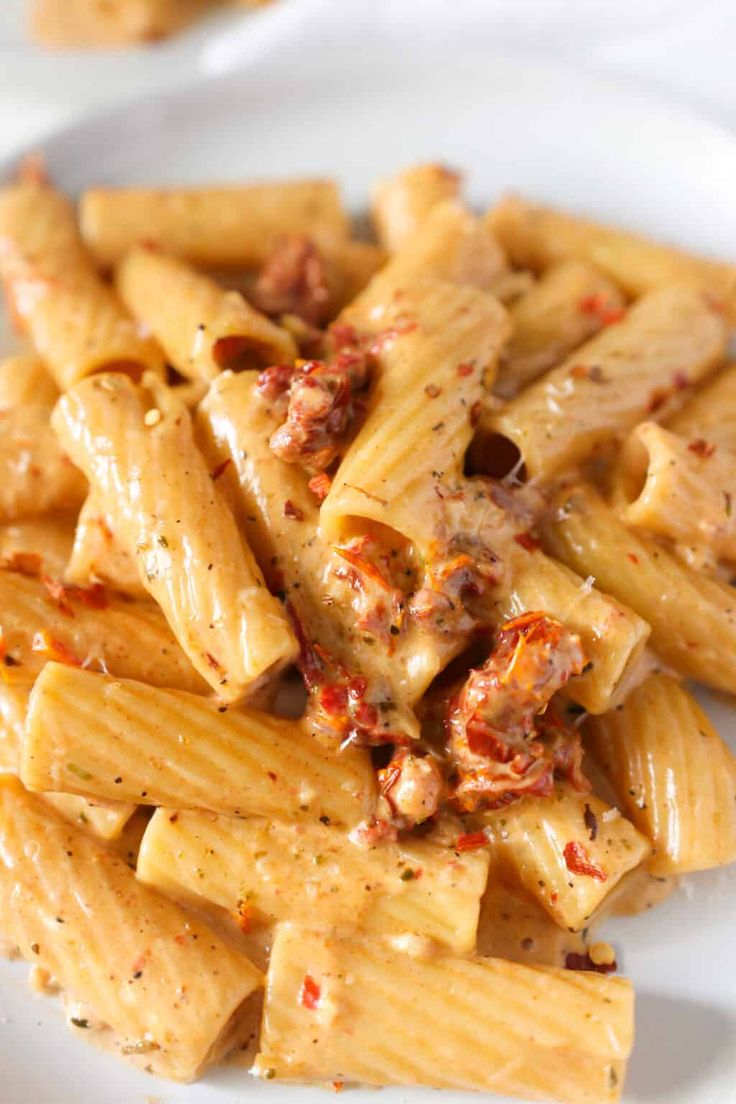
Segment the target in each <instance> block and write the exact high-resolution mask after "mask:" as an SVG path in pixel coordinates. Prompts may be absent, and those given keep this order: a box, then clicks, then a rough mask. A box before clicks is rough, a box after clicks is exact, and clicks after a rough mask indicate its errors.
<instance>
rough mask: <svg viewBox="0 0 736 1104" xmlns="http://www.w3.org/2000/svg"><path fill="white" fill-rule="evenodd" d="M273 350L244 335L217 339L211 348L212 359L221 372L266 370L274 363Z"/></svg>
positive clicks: (232, 335) (263, 343)
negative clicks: (226, 370)
mask: <svg viewBox="0 0 736 1104" xmlns="http://www.w3.org/2000/svg"><path fill="white" fill-rule="evenodd" d="M274 356H275V354H274V350H273V349H272V348H271V346H270V345H267V344H265V342H263V341H257V340H255V339H254V338H252V337H247V336H245V335H244V334H231V335H229V336H228V337H219V338H218V339H217V340H216V341H215V342H214V344H213V346H212V359H213V360H214V362H215V364H216V365H217V367H218V368H222V369H223V371H224V370H225V369H228V370H229V371H231V372H246V371H248V370H249V369H258V370H260V369H261V368H268V366H269V365H270V364H272V363H273V361H274Z"/></svg>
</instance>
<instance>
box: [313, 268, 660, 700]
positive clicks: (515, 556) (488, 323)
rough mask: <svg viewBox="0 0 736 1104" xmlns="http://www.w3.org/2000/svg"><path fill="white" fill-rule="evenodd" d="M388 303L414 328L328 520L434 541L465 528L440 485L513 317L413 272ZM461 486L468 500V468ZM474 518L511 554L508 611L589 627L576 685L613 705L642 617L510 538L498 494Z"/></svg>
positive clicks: (338, 480) (331, 525) (386, 360)
mask: <svg viewBox="0 0 736 1104" xmlns="http://www.w3.org/2000/svg"><path fill="white" fill-rule="evenodd" d="M378 279H379V281H380V280H381V279H382V277H379V278H378ZM374 291H375V289H374ZM369 295H370V289H369V292H367V293H366V298H368V296H369ZM379 303H380V299H379ZM354 311H355V313H353V311H351V310H348V311H347V312H346V317H347V318H348V319H349V320H354V322H355V324H356V325H357V326H358V327H360V323H361V321H362V320H363V319H364V318H365V319H366V320H370V318H371V309H370V307H369V304H368V303H366V305H365V306H364V307H361V306H360V303H359V304H358V306H356V308H354ZM381 312H382V313H378V312H377V318H378V319H380V323H381V324H383V325H385V326H388V327H390V326H391V324H392V323H394V324H395V323H396V320H397V319H398V320H399V324H401V321H400V320H401V319H402V318H403V320H404V323H403V324H404V325H405V326H406V329H405V332H401V333H400V335H399V336H398V337H397V338H396V339H395V340H394V341H393V342H391V343H389V344H387V345H386V347H385V349H384V350H382V352H381V354H380V358H381V367H382V374H381V376H380V378H379V380H378V381H377V384H376V388H375V396H374V404H373V405H372V406H371V408H370V412H369V414H368V417H367V418H366V421H365V422H364V424H363V426H362V427H361V429H360V431H359V432H358V435H357V437H356V438H355V440H354V441H353V443H352V445H351V446H350V448H349V449H348V451H347V453H346V455H345V457H344V459H343V461H342V463H341V465H340V467H339V469H338V471H337V475H336V477H335V481H334V483H333V486H332V489H331V491H330V493H329V495H328V496H327V498H326V500H325V502H324V503H323V506H322V509H321V513H320V524H321V527H322V529H323V531H326V532H327V533H328V534H330V535H331V534H333V533H334V534H335V536H339V535H340V532H341V529H343V528H344V527H345V525H346V522H347V519H349V518H350V517H359V518H367V519H371V520H373V521H376V522H380V523H382V524H384V525H387V526H390V527H391V528H394V529H397V530H398V531H399V532H400V533H402V534H403V535H404V536H405V537H407V538H408V539H409V540H412V541H414V542H416V543H417V544H418V545H419V546H420V547H421V548H422V550H423V551H426V550H428V549H429V548H430V547H431V546H432V544H433V542H436V541H437V540H438V539H439V538H440V537H441V536H442V534H443V533H445V532H446V531H447V529H448V528H450V531H451V532H458V529H459V524H460V521H459V519H458V517H457V516H456V517H454V518H453V517H452V516H451V515H450V517H449V520H448V517H447V516H446V513H445V507H444V503H445V501H446V499H445V498H444V497H443V496H444V495H449V497H450V500H451V498H452V494H453V493H454V492H455V490H456V487H455V485H454V480H458V481H461V480H462V475H461V471H460V466H461V463H462V459H463V457H464V454H465V449H466V448H467V446H468V444H469V443H470V438H471V436H472V432H473V427H472V424H471V419H470V417H469V413H468V412H469V410H472V409H473V406H474V404H475V403H477V402H479V401H480V396H481V394H482V387H481V382H480V374H481V372H482V370H483V367H484V365H487V364H489V363H491V364H492V363H493V357H494V354H495V353H496V352H497V350H498V347H499V344H500V342H501V341H503V339H504V337H505V334H506V329H505V325H504V321H503V318H502V316H501V315H500V308H498V307H497V306H494V305H493V301H492V300H491V299H489V298H487V297H485V296H484V295H483V294H482V293H480V292H477V291H474V290H471V289H470V288H459V287H453V288H450V287H449V285H444V284H430V283H427V284H426V285H424V286H422V285H420V284H418V283H414V284H413V285H412V286H411V288H407V289H406V291H405V292H404V294H403V295H402V296H401V297H400V298H399V299H398V300H395V301H394V302H392V301H391V300H390V298H389V299H388V303H387V305H385V306H384V305H381ZM374 324H376V323H375V322H374ZM412 326H415V327H416V328H413V329H412ZM494 335H495V343H494V342H493V338H494ZM467 367H470V369H471V370H470V371H467ZM458 368H460V369H461V370H460V373H458ZM428 389H429V390H428ZM435 389H436V390H437V391H438V392H439V393H438V394H436V395H435V394H434V390H435ZM445 486H447V487H448V488H449V490H444V489H443V488H444V487H445ZM459 487H460V489H461V490H463V491H464V493H465V496H466V498H467V500H468V502H469V503H471V504H472V503H473V502H474V496H473V490H474V487H473V482H472V480H471V481H467V482H459ZM468 524H469V526H470V527H471V529H472V532H473V535H474V536H475V537H476V538H477V537H482V539H483V541H484V542H485V543H486V544H488V545H489V546H490V547H492V548H493V549H494V551H495V552H497V553H500V555H501V556H502V557H503V558H504V559H505V560H507V563H506V566H505V573H504V577H503V579H502V580H501V583H500V586H499V591H500V593H499V597H498V599H497V602H498V605H499V606H500V607H501V609H502V612H503V614H504V615H505V616H514V615H516V614H518V613H521V612H524V611H525V610H535V609H542V610H545V611H548V612H549V613H551V614H552V615H553V616H556V617H558V618H560V619H561V620H563V621H564V622H565V623H566V624H569V625H570V627H571V628H573V629H574V631H576V632H581V633H582V635H583V640H584V644H585V646H586V648H587V649H588V650H589V659H590V660H592V661H593V663H594V667H593V669H592V670H591V671H590V672H589V673H588V674H587V675H585V676H584V677H583V678H582V679H579V680H575V683H574V686H571V693H572V694H573V695H574V696H575V695H576V694H577V689H578V687H579V691H580V695H581V697H580V699H579V700H581V702H582V703H583V704H584V705H585V706H586V708H589V709H593V710H595V711H601V710H603V709H606V708H608V705H609V703H610V700H611V697H612V695H613V693H614V691H615V690H616V689H617V687H618V685H619V683H620V682H621V680H622V679H623V677H624V674H625V673H626V671H627V670H628V669H629V667H630V666H631V665H633V664H634V663H635V661H636V659H637V658H638V656H639V655H640V653H641V650H642V648H643V645H644V642H645V641H646V637H647V635H648V630H647V627H646V625H645V624H644V623H643V622H642V621H641V619H640V618H637V617H635V616H634V615H633V614H632V613H631V611H629V610H626V609H625V607H622V606H621V605H620V604H619V603H617V602H614V601H612V600H611V599H609V598H607V597H606V596H605V595H602V594H600V593H598V592H596V591H590V592H588V591H587V590H586V589H585V588H584V585H583V580H582V579H575V578H574V577H572V576H570V575H569V574H568V573H567V571H566V570H565V569H564V568H562V567H560V566H559V565H558V564H555V563H554V562H553V561H551V560H549V559H548V558H547V557H545V556H544V554H543V553H541V552H531V553H530V552H528V551H526V549H524V548H523V547H521V546H520V545H519V544H518V543H517V542H515V541H514V540H513V539H511V534H510V532H509V522H508V518H507V517H506V516H505V515H504V513H503V511H501V510H500V509H496V508H495V507H493V506H492V504H491V503H488V505H487V508H486V509H485V510H484V511H482V512H480V516H479V517H477V516H475V515H472V516H471V517H470V518H469V519H468ZM446 658H447V657H446ZM437 669H439V668H437ZM424 686H425V687H426V683H425V684H424ZM423 688H424V687H423Z"/></svg>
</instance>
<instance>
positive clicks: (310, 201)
mask: <svg viewBox="0 0 736 1104" xmlns="http://www.w3.org/2000/svg"><path fill="white" fill-rule="evenodd" d="M79 218H80V225H81V229H82V237H83V238H84V240H85V242H86V244H87V246H88V248H89V249H90V250H91V252H92V253H93V254H94V256H95V257H96V259H97V261H98V262H99V263H100V264H102V265H103V266H105V267H111V266H112V265H114V264H115V263H116V262H117V261H119V260H120V258H121V257H122V256H123V254H124V253H125V252H126V251H127V250H128V249H129V248H130V247H131V246H133V245H140V244H142V243H144V242H148V243H150V244H153V245H157V246H159V248H161V249H163V250H165V251H166V252H167V253H172V254H174V255H175V256H178V257H181V258H182V259H183V260H187V261H191V262H192V263H193V264H199V265H204V266H210V267H217V266H222V267H234V268H257V267H258V266H259V265H261V264H263V262H264V261H266V260H267V259H268V256H269V254H270V252H271V250H272V248H273V246H274V244H275V243H276V241H277V240H278V239H279V238H280V237H282V236H284V235H286V234H308V235H309V236H310V237H311V238H313V239H314V240H315V242H316V243H317V244H318V245H322V244H325V245H330V244H332V243H333V242H335V241H338V242H339V241H342V240H344V239H347V238H348V237H349V225H348V218H347V215H346V213H345V211H344V210H343V208H342V205H341V202H340V196H339V193H338V190H337V187H336V185H335V184H334V183H333V182H332V181H331V180H289V181H278V182H273V183H258V184H242V185H231V186H229V187H220V188H217V187H208V188H188V189H185V188H177V189H164V188H161V189H157V188H92V189H90V190H89V191H87V192H85V193H84V195H83V196H82V200H81V204H80V211H79Z"/></svg>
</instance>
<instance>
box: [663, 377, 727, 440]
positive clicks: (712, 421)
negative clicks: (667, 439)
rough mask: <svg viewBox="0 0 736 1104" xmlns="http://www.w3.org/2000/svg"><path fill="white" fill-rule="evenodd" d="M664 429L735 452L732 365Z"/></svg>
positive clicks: (675, 415)
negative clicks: (722, 446) (703, 438)
mask: <svg viewBox="0 0 736 1104" xmlns="http://www.w3.org/2000/svg"><path fill="white" fill-rule="evenodd" d="M665 425H666V426H667V428H668V429H671V430H672V432H673V433H679V434H680V436H681V437H687V438H689V439H692V438H697V437H705V438H707V440H708V441H712V442H713V443H714V444H717V445H724V446H725V447H726V448H736V364H729V365H728V366H727V367H726V368H724V370H723V371H722V372H721V373H719V375H717V376H716V378H715V379H714V380H712V381H711V382H709V383H708V385H707V386H706V387H704V388H703V389H702V391H698V393H697V394H696V395H694V396H693V397H692V398H691V399H690V400H689V401H688V402H687V403H686V404H685V406H683V408H682V409H681V410H678V411H677V413H676V414H674V415H673V416H672V417H671V418H670V419H669V420H668V421H667V422H665Z"/></svg>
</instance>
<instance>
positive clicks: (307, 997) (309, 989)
mask: <svg viewBox="0 0 736 1104" xmlns="http://www.w3.org/2000/svg"><path fill="white" fill-rule="evenodd" d="M321 996H322V990H321V989H320V987H319V985H318V984H317V982H316V981H315V980H314V978H313V977H310V976H309V974H305V975H304V980H303V981H302V986H301V989H300V990H299V1003H300V1004H301V1005H302V1007H303V1008H306V1009H308V1010H309V1011H310V1012H314V1010H315V1008H316V1007H317V1005H318V1004H319V1001H320V997H321Z"/></svg>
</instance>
